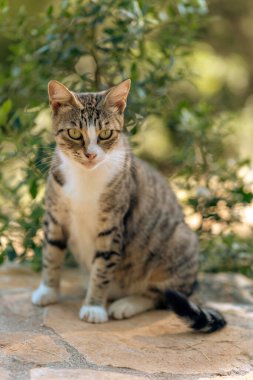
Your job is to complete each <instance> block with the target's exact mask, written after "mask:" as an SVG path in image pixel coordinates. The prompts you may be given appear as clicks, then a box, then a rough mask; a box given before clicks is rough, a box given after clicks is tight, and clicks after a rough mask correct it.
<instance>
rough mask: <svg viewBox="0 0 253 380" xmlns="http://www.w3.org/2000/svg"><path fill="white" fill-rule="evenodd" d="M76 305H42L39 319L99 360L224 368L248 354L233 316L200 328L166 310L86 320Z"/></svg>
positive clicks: (173, 369) (177, 370) (249, 338)
mask: <svg viewBox="0 0 253 380" xmlns="http://www.w3.org/2000/svg"><path fill="white" fill-rule="evenodd" d="M216 306H217V305H216ZM78 308H79V304H78V303H76V302H72V303H70V302H69V303H65V304H59V305H54V306H51V307H48V308H47V313H46V314H45V320H44V323H45V325H46V326H48V327H50V328H52V329H54V331H56V332H57V333H58V334H60V336H61V337H62V338H63V339H64V340H65V341H66V342H68V343H69V344H70V345H72V346H73V347H75V348H76V349H77V350H78V351H79V352H80V353H82V354H83V355H84V356H85V358H86V359H87V360H88V361H89V362H91V363H93V364H96V365H99V366H105V365H107V366H109V365H110V366H114V367H124V368H131V369H134V370H138V371H144V372H147V373H159V372H164V373H170V374H171V373H173V374H187V375H190V374H204V373H206V374H209V373H220V372H223V373H224V374H225V373H226V372H229V371H232V370H239V369H240V367H242V366H243V364H245V363H248V362H249V360H253V350H252V347H253V329H252V330H251V329H250V330H248V329H246V328H242V327H240V326H236V324H235V323H234V322H233V318H232V319H231V323H229V325H228V327H226V328H225V329H224V330H222V331H220V332H217V333H214V334H200V333H194V332H191V331H190V330H189V329H188V328H187V327H186V326H185V325H184V324H183V323H182V322H181V321H180V320H179V319H178V318H177V317H176V316H174V315H172V314H170V313H169V312H166V311H154V312H149V313H145V314H143V315H140V316H137V317H134V318H132V319H129V320H124V321H110V322H108V323H105V324H100V325H91V324H87V323H85V322H83V321H79V320H78ZM63 315H64V318H62V316H63ZM252 316H253V315H252ZM245 317H247V320H245V322H246V323H247V326H248V325H249V319H248V315H247V314H246V315H240V319H243V318H245ZM251 325H252V327H253V317H252V319H251Z"/></svg>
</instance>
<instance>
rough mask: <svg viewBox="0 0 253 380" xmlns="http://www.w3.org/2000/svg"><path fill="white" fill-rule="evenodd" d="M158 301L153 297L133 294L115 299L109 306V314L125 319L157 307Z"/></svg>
mask: <svg viewBox="0 0 253 380" xmlns="http://www.w3.org/2000/svg"><path fill="white" fill-rule="evenodd" d="M155 307H156V302H155V300H154V299H152V298H148V297H145V296H141V295H133V296H128V297H124V298H120V299H119V300H117V301H114V302H113V303H112V304H111V305H110V307H109V310H108V312H109V316H110V317H112V318H115V319H125V318H130V317H133V316H134V315H136V314H140V313H143V312H145V311H148V310H152V309H155Z"/></svg>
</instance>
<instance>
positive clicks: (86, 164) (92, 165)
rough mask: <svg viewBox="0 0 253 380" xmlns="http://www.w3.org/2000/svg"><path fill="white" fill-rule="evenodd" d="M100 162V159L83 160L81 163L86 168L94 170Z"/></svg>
mask: <svg viewBox="0 0 253 380" xmlns="http://www.w3.org/2000/svg"><path fill="white" fill-rule="evenodd" d="M101 163H102V161H99V162H83V163H82V164H81V165H82V167H83V168H84V169H86V170H94V169H96V168H97V167H98V166H100V164H101Z"/></svg>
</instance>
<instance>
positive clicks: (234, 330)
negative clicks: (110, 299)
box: [0, 266, 253, 380]
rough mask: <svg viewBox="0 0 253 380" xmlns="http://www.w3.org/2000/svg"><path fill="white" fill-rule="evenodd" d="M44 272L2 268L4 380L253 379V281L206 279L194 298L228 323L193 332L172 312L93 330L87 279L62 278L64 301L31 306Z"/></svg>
mask: <svg viewBox="0 0 253 380" xmlns="http://www.w3.org/2000/svg"><path fill="white" fill-rule="evenodd" d="M39 277H40V276H39V275H38V274H35V273H33V272H31V271H30V270H28V269H26V268H24V267H16V266H15V267H10V266H5V267H1V268H0V298H1V301H0V380H12V379H15V380H16V379H17V380H26V379H31V380H44V379H47V380H58V379H63V380H65V379H66V380H69V379H70V380H71V379H74V380H79V379H80V380H82V379H84V380H86V379H87V380H88V379H89V380H142V379H151V380H153V379H154V380H155V379H157V380H158V379H159V380H165V379H168V380H170V379H172V380H188V379H189V380H197V379H198V380H207V379H213V380H217V379H226V380H228V379H234V380H250V379H253V296H252V294H253V281H251V280H249V279H247V278H246V277H244V276H242V275H236V274H216V275H211V274H208V275H201V276H200V285H199V288H198V290H197V292H196V295H195V296H194V300H196V301H198V302H202V303H203V302H204V303H205V304H206V303H208V305H210V306H214V307H216V308H217V309H219V310H221V311H222V312H223V313H224V314H225V315H226V318H227V320H228V326H227V327H226V328H225V329H224V330H222V331H220V332H217V333H214V334H210V335H209V334H207V335H206V334H203V333H202V334H200V333H195V332H192V331H190V330H189V329H188V328H187V327H186V326H185V325H184V324H183V323H182V322H181V321H180V320H179V319H178V318H177V317H176V316H174V315H173V314H171V313H169V312H167V311H152V312H148V313H144V314H142V315H139V316H137V317H135V318H132V319H129V320H125V321H109V322H108V323H105V324H100V325H91V324H87V323H85V322H82V321H80V320H79V319H78V310H79V307H80V304H81V301H82V297H83V294H84V290H83V285H84V283H85V279H84V277H83V275H81V273H80V272H79V271H78V270H77V269H74V270H73V269H72V270H66V271H65V273H64V275H63V284H62V298H61V302H60V303H59V304H56V305H51V306H48V307H46V308H39V307H35V306H33V305H32V304H31V301H30V299H31V293H32V289H34V288H35V287H36V286H37V285H38V283H39Z"/></svg>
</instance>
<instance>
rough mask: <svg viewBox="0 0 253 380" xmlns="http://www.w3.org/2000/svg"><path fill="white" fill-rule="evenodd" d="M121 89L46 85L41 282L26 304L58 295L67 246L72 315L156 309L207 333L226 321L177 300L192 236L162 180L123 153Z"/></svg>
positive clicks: (193, 261) (102, 317)
mask: <svg viewBox="0 0 253 380" xmlns="http://www.w3.org/2000/svg"><path fill="white" fill-rule="evenodd" d="M129 89H130V80H125V81H124V82H122V83H120V84H119V85H117V86H114V87H112V88H110V89H109V90H107V91H103V92H98V93H74V92H72V91H69V90H68V89H67V88H66V87H65V86H64V85H62V84H61V83H59V82H57V81H54V80H53V81H50V82H49V85H48V92H49V100H50V104H51V108H52V113H53V132H54V135H55V139H56V149H55V154H54V157H53V160H52V164H51V169H50V173H49V177H48V182H47V190H46V214H45V218H44V234H45V242H44V252H43V272H42V282H41V284H40V286H39V288H38V289H37V290H35V291H34V293H33V295H32V302H33V303H34V304H35V305H40V306H44V305H48V304H50V303H55V302H57V301H58V299H59V287H60V272H61V268H62V265H63V261H64V256H65V253H66V250H67V248H69V249H70V250H71V251H72V253H73V254H74V256H75V257H76V259H77V261H78V262H79V263H80V265H81V266H83V265H84V266H85V267H86V268H87V270H88V272H89V276H90V277H89V284H88V290H87V294H86V297H85V299H84V302H83V305H82V307H81V309H80V318H81V319H82V320H84V321H86V322H91V323H101V322H106V321H107V320H108V318H109V317H112V318H115V319H123V318H129V317H132V316H133V315H136V314H139V313H142V312H144V311H147V310H151V309H155V308H161V307H166V308H168V309H171V310H172V311H174V312H175V313H176V314H177V315H179V316H180V317H182V318H183V319H184V320H185V321H186V322H188V324H189V325H190V327H191V328H193V329H195V330H201V331H206V332H212V331H215V330H217V329H220V328H222V327H223V326H224V325H225V324H226V322H225V320H224V318H223V317H222V315H221V314H219V313H218V312H217V311H215V310H212V309H206V308H205V309H203V308H200V307H199V306H197V305H195V304H193V303H192V302H191V301H189V300H188V299H187V297H186V296H188V295H190V294H191V292H192V289H193V286H194V283H195V281H196V275H197V270H198V255H197V251H198V241H197V237H196V235H195V234H194V233H193V232H192V231H191V230H190V229H189V227H188V226H187V225H186V224H185V222H184V216H183V214H182V211H181V208H180V206H179V205H178V202H177V200H176V197H175V195H174V193H173V192H172V190H171V188H170V187H169V185H168V183H167V181H166V180H165V179H164V178H163V177H162V176H161V175H160V174H159V173H158V172H157V171H156V170H154V169H153V168H152V167H151V166H149V165H148V164H147V163H145V162H143V161H141V160H140V159H138V158H137V157H135V156H134V155H133V153H132V152H131V149H130V147H129V144H128V141H127V138H126V136H125V135H124V133H123V127H124V109H125V106H126V100H127V96H128V92H129ZM109 301H112V303H110V304H109V307H108V302H109Z"/></svg>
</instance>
